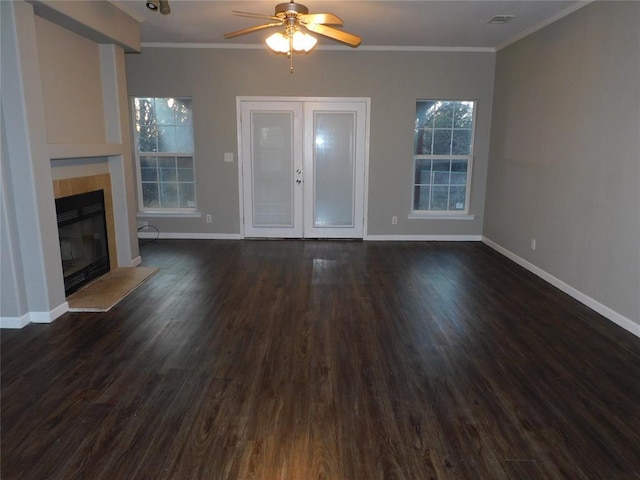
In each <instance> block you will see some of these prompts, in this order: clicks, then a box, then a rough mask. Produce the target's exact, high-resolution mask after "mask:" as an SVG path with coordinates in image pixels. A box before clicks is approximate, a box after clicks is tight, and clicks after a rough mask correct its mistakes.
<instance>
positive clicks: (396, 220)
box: [391, 216, 398, 225]
mask: <svg viewBox="0 0 640 480" xmlns="http://www.w3.org/2000/svg"><path fill="white" fill-rule="evenodd" d="M397 224H398V217H396V216H393V217H391V225H397Z"/></svg>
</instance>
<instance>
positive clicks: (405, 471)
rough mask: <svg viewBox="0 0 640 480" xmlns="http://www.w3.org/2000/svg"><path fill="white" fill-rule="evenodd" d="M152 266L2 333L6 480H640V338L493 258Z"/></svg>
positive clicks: (163, 253)
mask: <svg viewBox="0 0 640 480" xmlns="http://www.w3.org/2000/svg"><path fill="white" fill-rule="evenodd" d="M141 253H142V256H143V259H144V263H143V264H144V265H150V266H158V267H160V271H159V272H158V273H157V274H156V275H155V276H154V277H152V278H151V279H150V280H148V281H147V282H146V283H145V284H143V285H142V286H141V287H140V288H139V289H137V290H136V291H135V292H133V293H132V294H131V295H129V296H128V297H127V298H126V299H125V300H124V301H122V302H121V303H120V304H119V305H118V306H116V307H115V308H113V309H112V310H111V311H110V312H108V313H86V314H85V313H67V314H65V315H64V316H62V317H60V318H59V319H58V320H56V321H55V322H54V323H52V324H50V325H29V326H28V327H26V328H24V329H23V330H19V331H11V330H3V331H2V333H1V336H2V339H1V347H2V357H1V359H2V378H1V381H2V425H1V432H2V445H1V448H2V466H1V474H2V479H4V480H14V479H33V480H40V479H76V478H78V479H92V480H93V479H105V480H106V479H108V480H116V479H126V480H131V479H199V480H200V479H212V480H219V479H220V480H222V479H242V480H244V479H257V480H276V479H277V480H285V479H291V480H312V479H313V480H320V479H325V480H328V479H339V480H373V479H389V480H391V479H398V480H400V479H403V480H414V479H415V480H427V479H440V480H441V479H452V480H464V479H544V480H548V479H571V480H578V479H597V480H618V479H640V339H638V338H636V337H634V336H633V335H631V334H630V333H628V332H625V331H624V330H622V329H620V328H618V327H616V326H615V325H614V324H612V323H611V322H609V321H607V320H605V319H603V318H602V317H600V316H599V315H597V314H595V313H594V312H592V311H591V310H589V309H588V308H586V307H584V306H583V305H581V304H579V303H577V302H576V301H574V300H573V299H571V298H570V297H568V296H566V295H564V294H563V293H561V292H559V291H558V290H556V289H554V288H553V287H551V286H549V285H547V284H546V283H544V282H543V281H542V280H540V279H538V278H537V277H535V276H533V275H531V274H530V273H528V272H527V271H525V270H523V269H521V268H520V267H518V266H516V265H515V264H514V263H512V262H510V261H509V260H507V259H505V258H504V257H501V256H500V255H499V254H497V253H495V252H494V251H492V250H491V249H489V248H488V247H486V246H484V245H482V244H480V243H418V242H415V243H408V242H407V243H391V242H380V243H377V242H370V243H368V242H365V243H363V242H332V241H204V240H203V241H186V240H185V241H183V240H173V241H171V240H159V241H156V242H153V243H150V244H148V245H146V246H144V247H143V248H142V251H141Z"/></svg>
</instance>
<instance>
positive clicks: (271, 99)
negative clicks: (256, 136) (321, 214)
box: [236, 96, 371, 238]
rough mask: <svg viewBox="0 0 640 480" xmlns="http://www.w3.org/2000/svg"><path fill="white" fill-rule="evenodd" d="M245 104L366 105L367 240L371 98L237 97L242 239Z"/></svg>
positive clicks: (364, 230)
mask: <svg viewBox="0 0 640 480" xmlns="http://www.w3.org/2000/svg"><path fill="white" fill-rule="evenodd" d="M243 102H331V103H340V102H344V103H353V102H362V103H364V104H365V127H364V129H365V131H364V137H365V138H364V198H363V202H364V203H363V209H362V215H363V223H362V238H367V226H368V221H367V218H368V216H369V215H368V210H369V143H370V141H369V139H370V115H371V113H370V112H371V98H370V97H298V96H292V97H286V96H275V97H273V96H237V97H236V132H237V148H238V194H239V195H238V196H239V221H240V238H245V237H246V235H245V231H244V185H243V173H242V166H243V162H244V156H243V150H242V103H243Z"/></svg>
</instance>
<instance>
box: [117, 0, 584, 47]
mask: <svg viewBox="0 0 640 480" xmlns="http://www.w3.org/2000/svg"><path fill="white" fill-rule="evenodd" d="M283 1H286V0H274V1H270V0H259V1H255V0H254V1H244V0H216V1H211V0H195V1H194V0H169V4H170V6H171V14H170V15H161V14H160V13H159V12H157V11H155V12H154V11H152V10H149V9H148V8H147V7H146V1H145V0H114V1H113V2H112V3H114V4H116V5H117V6H120V7H121V8H123V9H124V10H125V11H128V12H129V13H130V14H132V16H134V18H137V19H138V20H140V21H141V25H140V27H141V33H142V42H143V44H157V43H162V44H167V43H169V44H185V43H186V44H212V45H217V46H224V45H226V46H240V45H263V42H264V39H265V38H266V37H267V36H268V35H270V34H271V33H273V31H275V30H274V29H266V30H262V31H258V32H254V33H251V34H248V35H243V36H240V37H237V38H233V39H230V40H225V39H224V38H223V34H224V33H225V32H231V31H235V30H240V29H242V28H247V27H251V26H254V25H259V24H262V23H267V22H268V20H265V21H262V20H261V19H254V18H246V17H239V16H235V15H233V14H232V11H233V10H240V11H245V12H254V13H260V14H265V15H273V14H274V9H275V5H276V4H277V3H281V2H283ZM300 3H303V4H304V5H306V6H307V7H308V8H309V11H310V13H324V12H328V13H334V14H336V15H338V16H339V17H340V18H342V20H343V21H344V27H343V29H344V30H345V31H347V32H350V33H355V34H356V35H359V36H361V37H362V45H361V46H360V47H359V48H360V49H378V48H388V49H407V50H411V49H434V48H435V49H438V48H464V49H500V48H502V47H503V46H505V45H507V44H509V43H511V42H513V41H515V40H517V39H519V38H522V37H524V36H526V35H528V34H529V33H532V32H533V31H535V30H537V29H539V28H541V27H543V26H545V25H547V24H549V23H551V22H553V21H556V20H558V19H559V18H562V17H563V16H565V15H567V14H569V13H571V12H573V11H575V10H577V9H578V8H580V7H582V6H584V5H586V4H587V3H588V1H584V0H582V1H575V0H572V1H568V0H535V1H531V0H498V1H495V0H471V1H458V0H439V1H436V0H410V1H404V0H357V1H347V0H342V1H340V0H318V1H316V0H301V2H300ZM496 15H514V16H515V18H514V19H513V20H511V21H510V22H509V23H507V24H504V25H493V24H488V23H487V22H488V21H489V20H490V19H491V18H492V17H494V16H496ZM316 36H317V37H319V40H320V42H319V45H320V48H350V47H346V46H343V45H342V44H340V43H338V42H336V41H333V40H330V39H326V38H323V37H320V36H319V35H316Z"/></svg>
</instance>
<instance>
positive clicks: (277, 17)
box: [224, 1, 362, 55]
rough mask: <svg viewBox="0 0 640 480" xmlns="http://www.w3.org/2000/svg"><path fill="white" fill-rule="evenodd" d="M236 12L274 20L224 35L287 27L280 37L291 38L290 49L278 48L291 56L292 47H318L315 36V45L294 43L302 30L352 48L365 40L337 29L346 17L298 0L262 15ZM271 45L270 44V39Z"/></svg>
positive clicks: (230, 36)
mask: <svg viewBox="0 0 640 480" xmlns="http://www.w3.org/2000/svg"><path fill="white" fill-rule="evenodd" d="M233 14H234V15H239V16H241V17H251V18H263V19H266V20H271V22H269V23H265V24H263V25H256V26H255V27H249V28H245V29H242V30H238V31H236V32H230V33H225V35H224V38H233V37H237V36H240V35H245V34H247V33H252V32H257V31H259V30H263V29H266V28H272V27H284V33H280V36H281V37H283V38H284V39H285V40H286V41H288V43H289V45H288V48H287V50H286V51H284V48H285V47H284V46H283V47H281V49H276V51H278V52H280V53H286V54H288V55H291V53H292V50H296V51H301V50H303V51H309V50H310V49H311V48H313V46H315V42H316V40H315V39H313V37H311V36H308V37H311V38H312V39H313V45H311V47H309V48H308V49H307V48H295V47H296V45H293V42H294V40H295V39H294V35H296V32H300V34H302V35H306V34H305V32H304V30H305V29H306V30H309V31H311V32H313V33H318V34H320V35H323V36H325V37H329V38H331V39H333V40H337V41H338V42H342V43H344V44H346V45H349V46H351V47H357V46H358V45H360V42H361V41H362V39H361V38H360V37H359V36H357V35H354V34H352V33H348V32H345V31H343V30H338V29H337V28H335V27H341V26H342V20H341V19H340V18H339V17H338V16H336V15H334V14H333V13H309V9H308V8H307V7H306V6H304V5H302V4H301V3H294V2H293V1H290V2H288V3H279V4H278V5H276V10H275V14H274V15H262V14H259V13H249V12H238V11H233ZM330 25H331V26H330ZM300 34H298V37H300ZM272 37H273V35H272ZM270 38H271V37H270ZM300 38H301V37H300ZM267 45H269V42H268V41H267ZM269 47H270V48H272V49H274V48H273V47H272V46H271V45H269Z"/></svg>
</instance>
